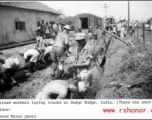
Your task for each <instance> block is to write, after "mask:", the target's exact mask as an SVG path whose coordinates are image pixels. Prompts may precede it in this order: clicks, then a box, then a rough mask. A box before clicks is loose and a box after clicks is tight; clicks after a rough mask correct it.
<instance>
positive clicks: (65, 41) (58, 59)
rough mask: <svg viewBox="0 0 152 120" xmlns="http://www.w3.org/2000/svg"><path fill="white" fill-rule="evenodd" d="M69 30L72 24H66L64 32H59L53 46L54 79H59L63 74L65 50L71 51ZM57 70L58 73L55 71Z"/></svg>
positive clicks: (52, 74)
mask: <svg viewBox="0 0 152 120" xmlns="http://www.w3.org/2000/svg"><path fill="white" fill-rule="evenodd" d="M69 31H70V26H69V25H65V26H64V30H63V32H59V33H58V34H57V37H56V40H55V42H54V44H53V48H52V60H53V65H52V72H51V76H52V78H53V79H59V78H60V77H61V75H62V74H63V67H64V66H63V65H64V61H65V51H69V35H68V34H69ZM56 70H57V74H56V75H55V72H56Z"/></svg>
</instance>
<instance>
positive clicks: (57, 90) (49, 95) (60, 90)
mask: <svg viewBox="0 0 152 120" xmlns="http://www.w3.org/2000/svg"><path fill="white" fill-rule="evenodd" d="M72 91H77V87H75V86H74V85H73V84H69V83H68V82H67V81H64V80H55V81H51V82H49V83H48V84H47V85H45V86H44V88H43V89H42V91H40V92H39V93H38V95H37V96H36V99H65V98H70V93H71V92H72Z"/></svg>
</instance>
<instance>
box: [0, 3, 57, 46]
mask: <svg viewBox="0 0 152 120" xmlns="http://www.w3.org/2000/svg"><path fill="white" fill-rule="evenodd" d="M15 19H19V20H20V21H25V29H26V30H22V31H20V30H15ZM39 20H40V21H41V20H44V21H45V22H49V21H56V20H58V15H56V14H53V13H48V12H41V11H34V10H25V9H19V8H14V7H4V6H0V29H1V30H0V44H5V43H9V42H21V41H26V40H30V39H33V38H36V33H35V29H36V28H37V21H39Z"/></svg>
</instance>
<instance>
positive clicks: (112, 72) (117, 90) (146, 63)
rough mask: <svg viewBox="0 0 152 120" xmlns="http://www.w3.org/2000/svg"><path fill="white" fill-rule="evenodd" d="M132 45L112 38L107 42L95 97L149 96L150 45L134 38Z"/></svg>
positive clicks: (151, 80)
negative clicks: (111, 41)
mask: <svg viewBox="0 0 152 120" xmlns="http://www.w3.org/2000/svg"><path fill="white" fill-rule="evenodd" d="M134 44H135V47H134V48H130V47H127V46H126V45H124V44H123V43H120V42H115V43H114V44H113V45H112V46H110V49H109V52H108V57H109V58H108V60H107V63H106V67H105V72H104V75H103V77H102V80H101V89H100V91H99V92H98V93H97V95H96V98H97V99H102V98H104V99H121V98H123V99H146V98H152V45H151V44H146V45H145V47H143V44H140V42H139V41H138V40H137V39H134Z"/></svg>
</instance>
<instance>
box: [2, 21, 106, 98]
mask: <svg viewBox="0 0 152 120" xmlns="http://www.w3.org/2000/svg"><path fill="white" fill-rule="evenodd" d="M43 23H44V21H42V25H41V26H39V28H38V29H37V30H36V31H38V30H39V32H37V35H38V37H41V38H40V39H43V38H45V35H46V34H45V32H44V31H43ZM70 30H71V28H70V26H69V25H65V26H64V27H63V30H61V31H60V30H58V31H57V33H56V37H55V40H54V42H53V43H52V42H50V43H47V44H44V43H43V45H44V46H41V45H42V44H41V45H40V46H36V47H34V48H30V49H23V50H21V51H20V53H19V54H16V55H13V56H11V57H7V56H6V55H5V54H3V53H1V54H0V63H1V64H0V65H1V66H0V77H1V78H3V79H4V80H5V81H8V82H9V83H11V85H14V84H16V83H17V82H16V80H15V79H14V78H13V75H14V74H15V73H16V72H17V71H20V70H27V71H28V72H30V73H33V72H35V71H37V67H38V66H39V65H40V64H43V65H45V66H46V67H47V66H48V65H51V68H52V71H50V75H51V77H52V80H53V81H51V82H50V83H48V84H47V85H46V86H44V88H43V89H42V91H40V92H39V93H38V95H37V97H36V98H38V99H53V98H54V97H53V96H54V95H55V96H56V97H55V99H65V98H66V97H67V96H68V94H69V92H71V91H78V92H82V93H84V92H86V90H87V89H88V88H89V87H90V86H91V84H92V75H93V67H94V66H98V67H102V66H100V65H101V60H100V59H98V58H99V57H96V56H97V54H96V53H95V52H94V47H95V45H96V41H97V35H96V34H92V35H89V40H87V39H86V38H87V36H86V34H85V33H82V32H79V33H77V34H76V36H75V41H76V42H77V44H78V47H77V57H76V62H75V64H72V65H71V66H70V67H71V68H74V69H75V70H76V72H75V74H76V78H77V81H76V82H75V83H72V84H71V83H68V82H67V81H66V80H63V79H62V75H63V73H64V61H65V59H66V57H67V56H66V53H68V55H72V53H71V52H70V51H69V47H70V46H69V32H70ZM37 40H38V39H37ZM103 50H104V48H102V49H99V50H98V53H99V52H101V53H102V52H103ZM51 95H52V97H51Z"/></svg>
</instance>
